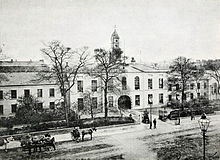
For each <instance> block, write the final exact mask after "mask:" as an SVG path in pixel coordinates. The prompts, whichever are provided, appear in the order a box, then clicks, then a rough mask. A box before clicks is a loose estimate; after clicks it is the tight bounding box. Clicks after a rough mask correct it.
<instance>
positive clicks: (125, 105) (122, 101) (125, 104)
mask: <svg viewBox="0 0 220 160" xmlns="http://www.w3.org/2000/svg"><path fill="white" fill-rule="evenodd" d="M118 107H119V109H120V108H121V109H131V99H130V97H129V96H126V95H123V96H120V97H119V99H118Z"/></svg>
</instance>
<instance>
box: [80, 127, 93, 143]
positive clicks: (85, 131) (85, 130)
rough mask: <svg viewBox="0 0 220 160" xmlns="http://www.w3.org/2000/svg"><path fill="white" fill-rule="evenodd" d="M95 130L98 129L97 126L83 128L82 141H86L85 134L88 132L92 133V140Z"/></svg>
mask: <svg viewBox="0 0 220 160" xmlns="http://www.w3.org/2000/svg"><path fill="white" fill-rule="evenodd" d="M93 131H96V128H95V127H93V128H89V129H84V130H82V141H84V136H85V135H86V134H90V137H91V140H92V133H93Z"/></svg>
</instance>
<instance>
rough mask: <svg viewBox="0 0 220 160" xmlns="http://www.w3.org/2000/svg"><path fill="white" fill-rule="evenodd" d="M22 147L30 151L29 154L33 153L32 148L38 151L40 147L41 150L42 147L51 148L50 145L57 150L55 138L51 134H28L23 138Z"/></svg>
mask: <svg viewBox="0 0 220 160" xmlns="http://www.w3.org/2000/svg"><path fill="white" fill-rule="evenodd" d="M20 142H21V147H22V150H23V151H28V153H29V154H31V153H32V149H33V151H34V152H37V151H38V149H39V151H40V152H41V151H42V149H44V150H49V149H50V148H49V147H53V149H54V150H56V146H55V138H54V137H52V138H51V137H50V136H44V135H41V136H30V135H26V136H24V137H22V138H21V140H20Z"/></svg>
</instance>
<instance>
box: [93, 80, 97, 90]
mask: <svg viewBox="0 0 220 160" xmlns="http://www.w3.org/2000/svg"><path fill="white" fill-rule="evenodd" d="M96 91H97V80H92V92H96Z"/></svg>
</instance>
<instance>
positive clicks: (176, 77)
mask: <svg viewBox="0 0 220 160" xmlns="http://www.w3.org/2000/svg"><path fill="white" fill-rule="evenodd" d="M194 68H195V66H194V64H193V62H191V61H190V59H188V58H185V57H178V58H176V59H175V60H174V61H173V63H172V64H171V65H170V66H169V72H168V73H169V78H168V81H169V83H170V84H171V85H173V86H176V92H179V93H181V104H182V110H183V109H184V108H183V107H184V106H183V102H184V100H185V99H186V94H185V92H186V89H187V84H188V82H189V81H190V80H191V78H192V73H193V70H194Z"/></svg>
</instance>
